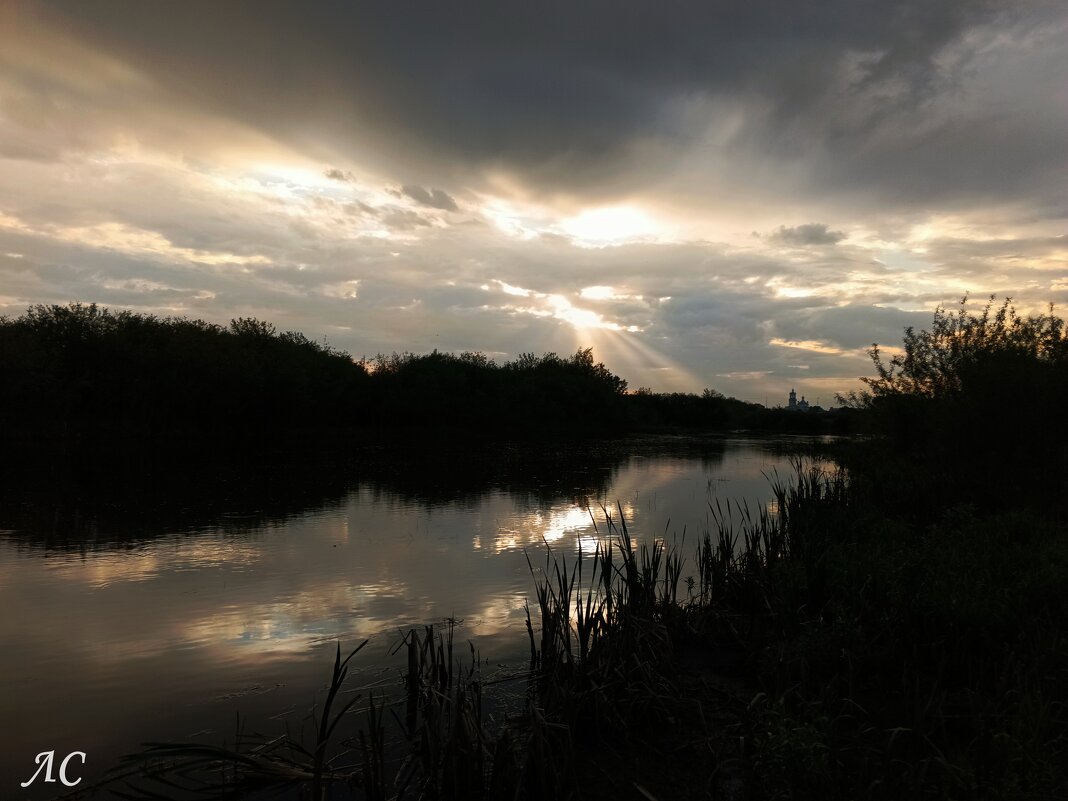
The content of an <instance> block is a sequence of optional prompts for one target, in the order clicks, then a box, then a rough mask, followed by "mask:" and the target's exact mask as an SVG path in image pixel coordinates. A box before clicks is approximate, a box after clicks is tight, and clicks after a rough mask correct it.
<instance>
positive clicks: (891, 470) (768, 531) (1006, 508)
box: [119, 306, 1068, 801]
mask: <svg viewBox="0 0 1068 801" xmlns="http://www.w3.org/2000/svg"><path fill="white" fill-rule="evenodd" d="M873 355H874V356H875V364H876V370H877V376H876V377H875V378H873V379H871V380H870V381H869V382H868V386H869V388H870V392H869V393H868V394H866V395H863V396H857V397H854V398H852V399H851V402H852V403H853V405H854V406H856V407H858V408H860V409H862V410H863V411H864V414H865V419H866V420H867V421H868V422H869V423H870V425H871V428H872V432H873V433H872V436H871V437H870V438H868V439H866V440H863V441H860V442H855V443H853V444H852V445H851V446H850V447H848V448H846V449H844V450H843V451H842V452H841V453H840V454H838V461H839V464H840V467H838V468H835V469H833V470H832V469H829V468H824V467H822V466H820V465H819V464H804V465H803V464H801V463H798V470H797V475H796V476H795V477H794V479H793V480H792V481H789V482H785V483H777V484H776V488H775V495H776V503H775V504H774V505H773V507H772V508H771V509H762V510H759V511H755V512H750V511H749V510H746V509H740V508H723V507H716V508H715V509H713V510H711V511H712V512H713V517H712V520H713V522H712V524H711V525H710V528H709V530H708V531H706V532H704V533H703V536H701V537H700V538H699V542H698V543H696V555H695V556H694V554H693V553H692V552H691V551H690V549H692V548H693V547H694V546H693V544H689V546H687V544H686V543H683V542H670V541H669V542H665V541H662V540H657V541H646V542H642V543H638V542H635V541H634V540H633V539H632V536H631V533H630V532H629V531H628V529H627V526H626V521H625V520H623V519H622V517H621V516H620V515H619V514H613V513H612V512H611V510H602V511H601V512H600V513H598V517H599V518H600V519H601V520H602V521H603V523H602V527H601V535H602V539H601V543H600V545H599V546H598V547H597V549H596V551H595V552H594V553H592V554H590V553H587V554H564V553H555V552H550V553H549V554H548V556H547V559H546V561H545V562H544V565H542V564H541V561H540V560H539V559H534V560H533V561H534V564H533V565H532V573H533V574H534V576H535V585H536V602H535V603H534V604H533V607H532V609H531V610H530V612H529V623H528V635H529V641H530V666H529V671H526V672H524V674H523V675H522V676H521V677H518V680H520V681H522V682H524V685H523V686H525V687H526V696H525V703H523V704H522V705H521V708H520V709H519V710H518V711H517V713H516V715H515V716H513V717H512V718H511V719H510V720H507V721H503V722H502V721H501V720H500V719H499V718H498V719H496V720H494V721H491V720H490V719H489V717H488V716H487V715H486V714H485V712H484V708H483V701H484V697H485V694H486V693H487V692H488V691H489V690H490V688H489V686H488V683H487V682H485V681H484V680H483V679H482V677H481V674H480V673H479V669H478V665H479V663H478V661H477V655H472V656H475V659H470V658H464V659H462V658H461V652H462V650H463V649H460V648H456V649H455V650H454V647H453V639H452V630H451V627H450V626H446V630H445V631H444V632H442V631H434V630H433V629H430V628H428V629H426V630H424V631H418V632H417V631H412V632H409V633H408V634H407V635H406V636H405V637H404V639H403V641H402V642H401V644H400V646H399V647H400V648H401V649H404V651H405V652H406V653H407V671H406V674H407V675H406V679H405V685H404V688H403V691H401V692H400V693H399V694H398V695H397V697H396V698H395V699H393V700H390V699H385V698H381V697H374V698H359V697H349V699H348V700H346V701H344V703H342V701H341V698H342V695H341V692H342V687H343V685H344V679H345V670H346V667H345V666H346V663H345V662H344V661H342V659H341V651H340V650H339V651H338V660H337V662H336V664H335V667H334V671H333V680H332V683H331V685H330V689H329V691H328V693H327V696H326V698H325V701H324V702H323V703H322V704H321V705H320V706H319V707H318V708H317V709H316V710H315V712H314V713H313V715H312V717H311V725H309V729H308V732H306V734H305V736H303V737H301V736H299V734H298V733H288V734H286V735H283V736H279V737H277V738H275V739H267V738H248V739H246V740H245V741H243V742H241V743H239V744H238V746H237V747H235V748H231V749H222V748H207V747H204V746H184V745H179V744H169V745H157V746H153V747H151V748H150V750H149V751H148V752H147V753H146V754H142V755H140V756H139V757H137V758H136V759H135V760H133V761H132V762H131V763H130V765H129V770H130V771H131V773H129V774H128V775H127V776H125V777H123V778H122V779H121V780H119V783H120V785H121V787H123V788H124V791H125V792H133V791H134V790H136V791H137V792H142V793H150V792H154V791H161V789H162V790H163V791H165V792H176V793H186V794H192V795H199V794H209V795H210V794H215V796H217V795H219V794H224V793H227V792H232V793H234V794H237V795H240V794H242V793H244V794H255V793H259V792H267V791H268V790H271V791H274V790H277V789H279V788H289V789H290V790H291V791H292V792H293V793H297V792H298V789H297V788H301V789H300V790H299V792H300V793H302V794H303V795H304V797H309V798H314V799H316V801H318V800H319V799H320V798H326V797H327V796H328V795H329V794H330V793H331V792H333V793H335V794H338V795H343V794H348V793H351V794H353V795H355V796H356V797H364V798H369V799H388V798H428V799H498V798H501V799H505V798H506V799H516V798H520V799H541V798H593V799H608V798H611V799H643V798H644V799H707V798H726V799H742V798H745V799H750V798H752V799H779V798H793V799H800V798H806V799H807V798H812V799H854V798H867V799H901V798H956V799H988V798H997V799H1055V798H1065V797H1068V635H1066V632H1068V527H1066V517H1065V515H1066V509H1065V506H1064V499H1065V498H1066V497H1068V492H1066V490H1068V487H1066V486H1065V482H1066V473H1065V471H1064V467H1065V464H1064V460H1065V454H1066V452H1068V447H1066V446H1068V442H1066V439H1065V427H1064V422H1063V419H1062V415H1063V412H1062V411H1061V409H1060V408H1059V407H1058V406H1057V405H1055V404H1054V403H1051V402H1050V398H1051V397H1053V398H1056V397H1061V396H1063V392H1064V390H1065V389H1068V386H1066V383H1068V339H1066V337H1065V330H1064V327H1063V323H1062V321H1061V320H1059V319H1057V318H1056V317H1054V316H1053V315H1052V313H1051V314H1050V315H1046V316H1042V317H1035V318H1020V317H1018V316H1016V315H1015V313H1014V312H1013V311H1012V310H1011V308H1009V307H1007V306H1005V307H1002V308H1001V309H1000V310H993V311H992V309H991V308H990V307H988V308H987V309H986V310H985V311H984V312H981V313H979V314H973V313H970V312H968V311H967V309H966V308H964V307H962V309H961V311H960V312H959V313H956V314H950V313H946V312H943V311H939V313H938V314H937V315H936V317H935V321H934V326H933V328H932V330H931V331H929V332H920V333H914V332H911V331H910V332H907V334H906V338H905V350H904V354H903V355H902V356H900V357H896V358H895V359H893V360H892V361H891V362H889V363H885V362H883V361H882V359H881V358H880V357H879V355H878V353H877V352H876V353H874V354H873ZM1006 382H1007V383H1011V384H1012V388H1011V390H1010V388H1007V387H1006V388H1004V389H999V385H1000V384H1001V383H1006ZM1047 393H1052V395H1047ZM992 396H993V397H996V398H1008V397H1009V396H1012V397H1013V398H1014V399H1015V400H1014V403H1015V415H1014V416H1013V418H1012V419H1014V420H1018V421H1019V424H1018V425H1016V426H1011V427H1010V425H1009V424H1007V423H1003V422H996V421H995V420H994V419H993V417H992V415H991V414H990V412H991V409H990V407H989V405H988V402H989V400H990V399H991V397H992ZM354 658H355V659H359V656H358V655H356V656H354ZM464 664H466V665H467V666H466V667H464V666H462V665H464ZM387 731H394V732H399V734H396V735H390V736H387V734H386V732H387ZM394 737H396V740H394ZM391 741H392V742H393V744H392V745H390V744H389V743H390V742H391ZM164 782H171V783H172V784H169V785H168V784H165V783H164ZM178 787H181V788H184V789H182V790H181V791H179V790H177V789H176V788H178Z"/></svg>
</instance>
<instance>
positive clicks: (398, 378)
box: [0, 303, 821, 441]
mask: <svg viewBox="0 0 1068 801" xmlns="http://www.w3.org/2000/svg"><path fill="white" fill-rule="evenodd" d="M0 377H2V383H3V386H4V392H3V393H0V417H2V419H3V421H4V423H3V435H4V437H5V439H8V440H12V439H15V440H18V439H25V440H33V441H39V440H40V439H41V438H42V437H45V438H51V439H53V440H74V439H87V438H88V439H92V438H97V437H110V438H118V440H119V441H121V440H122V439H123V438H145V437H148V438H164V439H165V438H172V439H174V438H179V439H180V438H187V437H194V438H195V437H201V436H204V437H209V438H226V437H233V436H238V435H240V436H249V437H253V438H263V437H270V436H277V437H283V436H287V435H290V434H298V435H299V434H301V433H308V432H316V431H318V432H322V431H339V430H350V431H367V430H388V431H393V432H397V431H403V430H406V429H408V430H419V431H425V430H428V429H432V430H435V431H454V430H455V431H460V432H464V433H465V434H472V433H475V434H478V435H480V436H484V437H489V438H509V437H517V436H518V437H522V436H524V435H529V434H540V433H544V432H549V431H551V432H554V433H558V434H562V435H570V434H575V433H588V434H608V433H611V434H618V433H620V432H625V431H633V430H664V429H677V428H685V429H694V428H701V429H708V430H731V429H738V428H751V429H752V428H756V429H760V428H771V429H782V428H783V427H785V426H790V425H792V426H794V427H797V426H801V427H802V428H805V427H806V426H807V428H810V429H813V430H818V429H819V428H820V426H821V424H820V423H818V422H816V421H815V418H813V419H807V420H802V419H801V418H800V417H799V416H797V415H788V416H787V417H785V418H784V417H783V415H781V414H780V415H778V417H776V416H775V415H774V414H771V413H767V412H765V410H764V409H763V407H760V406H758V405H756V404H748V403H745V402H743V401H739V400H735V399H733V398H726V397H724V396H722V395H721V394H719V393H718V392H715V391H712V390H706V391H705V393H704V394H703V395H693V394H684V393H659V394H658V393H652V392H650V391H648V390H645V389H642V390H639V391H638V392H636V393H635V392H632V393H628V392H627V382H626V380H625V379H623V378H621V377H619V376H617V375H615V374H614V373H612V372H611V371H610V370H609V369H608V368H607V367H606V366H605V365H604V364H602V363H600V362H596V361H595V360H594V357H593V352H592V350H591V349H590V348H584V349H579V350H577V351H576V352H575V353H574V354H572V355H570V356H560V355H557V354H556V353H545V354H543V355H541V356H538V355H535V354H533V353H524V354H522V355H520V356H519V357H517V358H515V359H513V360H511V361H507V362H504V363H503V364H498V363H497V362H495V361H494V360H492V359H490V358H488V357H487V356H486V355H484V354H482V353H470V352H468V353H461V354H458V355H457V354H452V353H442V352H438V351H434V352H433V353H429V354H422V355H416V354H412V353H403V354H398V353H394V354H392V355H389V356H385V355H379V356H377V357H375V358H372V359H366V358H365V359H354V358H353V357H351V356H350V355H349V354H348V353H345V352H343V351H341V350H338V349H335V348H333V347H331V346H329V345H326V344H323V343H319V342H315V341H312V340H310V339H308V338H307V337H306V336H304V335H303V334H301V333H298V332H294V331H278V330H277V329H276V328H275V326H274V325H272V324H271V323H268V322H264V321H262V320H257V319H252V318H238V319H235V320H232V321H231V322H230V325H229V326H225V327H224V326H220V325H217V324H214V323H208V322H205V321H203V320H191V319H185V318H179V317H158V316H155V315H151V314H141V313H136V312H132V311H118V312H113V311H110V310H109V309H107V308H102V307H99V306H97V305H95V304H78V303H74V304H70V305H68V306H58V305H52V306H43V305H38V306H34V307H31V308H30V309H29V310H28V311H27V312H26V313H25V314H23V315H21V316H19V317H17V318H0Z"/></svg>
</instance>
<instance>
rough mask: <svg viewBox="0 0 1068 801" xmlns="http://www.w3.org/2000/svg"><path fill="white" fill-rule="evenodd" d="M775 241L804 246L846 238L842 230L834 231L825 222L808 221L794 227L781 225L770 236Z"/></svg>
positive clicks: (834, 242) (824, 243)
mask: <svg viewBox="0 0 1068 801" xmlns="http://www.w3.org/2000/svg"><path fill="white" fill-rule="evenodd" d="M768 238H769V239H771V240H772V241H773V242H778V243H781V244H783V245H789V246H791V247H804V246H805V245H835V244H837V243H839V242H841V241H842V240H843V239H845V233H843V232H842V231H832V230H831V229H830V227H829V226H827V225H826V224H824V223H806V224H804V225H798V226H796V227H794V228H787V227H786V226H785V225H780V226H779V230H778V231H776V232H775V233H773V234H772V235H771V236H770V237H768Z"/></svg>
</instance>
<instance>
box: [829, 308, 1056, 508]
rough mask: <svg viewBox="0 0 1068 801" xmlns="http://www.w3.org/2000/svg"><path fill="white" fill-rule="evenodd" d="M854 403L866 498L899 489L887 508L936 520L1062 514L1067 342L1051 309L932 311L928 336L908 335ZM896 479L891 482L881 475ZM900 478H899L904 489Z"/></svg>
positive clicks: (875, 352)
mask: <svg viewBox="0 0 1068 801" xmlns="http://www.w3.org/2000/svg"><path fill="white" fill-rule="evenodd" d="M871 356H872V360H873V361H874V364H875V369H876V373H877V375H876V377H875V378H867V379H863V380H864V382H865V383H866V384H867V386H868V388H869V389H868V391H867V392H864V393H861V394H858V395H853V396H851V397H850V398H849V399H848V400H849V402H850V404H851V405H852V406H854V407H855V408H858V409H862V410H865V411H867V412H868V413H869V415H868V416H869V420H868V422H869V424H870V425H871V429H872V432H873V433H875V434H877V435H879V437H880V438H879V440H878V443H877V445H875V446H874V448H875V450H874V451H872V450H869V454H868V457H867V458H870V459H872V460H873V461H875V462H876V463H877V464H872V465H870V466H868V467H866V468H865V471H864V472H865V474H866V475H868V476H870V477H871V479H872V481H871V490H872V492H874V493H876V494H878V493H882V492H883V491H884V490H888V489H896V490H898V491H900V492H901V493H902V496H901V497H899V498H886V499H885V500H886V502H887V504H888V505H890V506H907V507H912V508H915V509H917V510H918V511H921V512H936V511H938V510H939V509H941V508H945V507H946V506H947V505H952V504H955V503H964V502H966V503H974V504H978V505H981V506H1000V507H1006V506H1011V505H1013V504H1017V503H1029V504H1036V503H1037V504H1044V503H1060V502H1062V499H1063V498H1064V497H1065V489H1066V487H1068V485H1066V483H1065V478H1066V474H1065V469H1066V468H1068V447H1066V446H1068V425H1066V416H1065V411H1064V408H1065V398H1066V396H1068V336H1066V331H1065V326H1064V321H1063V320H1062V319H1060V318H1058V317H1056V316H1055V315H1054V313H1053V308H1052V306H1051V307H1050V310H1049V313H1048V314H1043V315H1037V316H1028V317H1022V316H1020V315H1019V314H1017V312H1016V310H1015V309H1014V308H1013V307H1012V306H1011V305H1010V302H1009V301H1008V300H1006V301H1005V302H1004V303H1003V304H1002V305H1001V306H1000V307H999V308H997V309H996V310H994V309H993V298H991V301H990V302H989V303H988V304H987V305H986V306H985V308H983V310H982V311H981V312H979V313H973V312H970V311H969V310H968V308H967V298H965V299H963V300H962V301H961V303H960V308H959V309H958V310H957V311H956V312H955V313H951V312H948V311H947V310H945V309H943V308H941V307H940V308H939V309H938V310H937V311H936V312H935V315H934V322H933V325H932V327H931V330H930V331H920V332H916V331H914V330H913V329H911V328H909V329H906V331H905V337H904V348H903V352H902V353H900V354H898V355H895V356H894V357H893V358H891V359H890V361H889V362H886V361H884V359H883V357H882V354H881V353H880V351H879V348H878V346H873V347H872V349H871ZM890 472H893V473H895V474H899V477H897V478H895V479H894V480H893V481H888V480H886V479H885V475H886V474H888V473H890ZM900 476H904V478H901V477H900Z"/></svg>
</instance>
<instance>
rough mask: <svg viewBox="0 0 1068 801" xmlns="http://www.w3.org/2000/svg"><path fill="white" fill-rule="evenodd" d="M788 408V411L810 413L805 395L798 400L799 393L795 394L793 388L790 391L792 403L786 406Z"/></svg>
mask: <svg viewBox="0 0 1068 801" xmlns="http://www.w3.org/2000/svg"><path fill="white" fill-rule="evenodd" d="M786 408H787V409H792V410H793V411H795V412H807V411H808V401H807V400H805V396H804V395H802V396H801V400H798V399H797V393H796V392H794V390H793V388H791V389H790V402H789V403H788V404H787V405H786Z"/></svg>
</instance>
